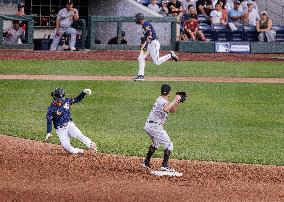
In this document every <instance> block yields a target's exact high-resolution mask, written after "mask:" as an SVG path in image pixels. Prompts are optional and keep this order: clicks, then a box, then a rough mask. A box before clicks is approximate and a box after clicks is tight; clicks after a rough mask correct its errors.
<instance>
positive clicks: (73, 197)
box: [0, 135, 284, 201]
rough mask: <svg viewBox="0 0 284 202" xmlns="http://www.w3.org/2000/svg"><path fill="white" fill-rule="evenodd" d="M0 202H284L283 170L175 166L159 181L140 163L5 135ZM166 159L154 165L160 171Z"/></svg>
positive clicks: (200, 164) (176, 163)
mask: <svg viewBox="0 0 284 202" xmlns="http://www.w3.org/2000/svg"><path fill="white" fill-rule="evenodd" d="M0 148H1V150H0V168H1V169H0V198H1V201H283V200H284V167H283V166H260V165H247V164H233V163H214V162H200V161H177V160H172V166H173V167H175V168H177V169H178V170H179V171H181V172H183V173H184V176H183V177H154V176H151V175H150V174H149V173H148V171H145V170H144V169H143V168H141V166H140V162H141V161H142V159H141V158H138V157H124V156H117V155H110V154H104V153H97V154H91V153H89V152H88V151H86V152H85V154H82V155H73V156H72V155H68V154H66V152H65V151H64V150H63V149H62V148H61V146H59V145H52V144H48V143H43V142H39V141H32V140H25V139H20V138H15V137H10V136H4V135H0ZM160 163H161V159H154V167H155V168H157V169H158V168H159V164H160Z"/></svg>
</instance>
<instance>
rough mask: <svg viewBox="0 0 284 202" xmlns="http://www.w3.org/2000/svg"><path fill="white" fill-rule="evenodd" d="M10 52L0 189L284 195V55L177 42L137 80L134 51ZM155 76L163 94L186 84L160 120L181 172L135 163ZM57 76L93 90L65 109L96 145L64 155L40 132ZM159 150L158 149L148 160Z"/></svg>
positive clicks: (1, 77) (74, 195) (39, 193)
mask: <svg viewBox="0 0 284 202" xmlns="http://www.w3.org/2000/svg"><path fill="white" fill-rule="evenodd" d="M12 53H13V52H10V54H9V51H3V52H2V51H0V58H1V60H0V90H1V99H0V106H1V112H0V113H1V119H0V134H2V135H1V136H0V145H1V146H0V148H1V150H0V197H1V198H3V199H4V200H6V201H11V200H21V199H22V200H26V201H47V200H49V201H50V200H56V201H60V200H62V201H66V200H77V199H78V200H81V201H91V200H92V201H134V200H136V201H150V200H151V201H152V200H158V201H210V200H212V201H220V200H226V201H227V200H232V201H235V200H237V201H240V200H242V201H251V200H253V201H260V200H262V201H283V200H284V135H283V134H284V115H283V113H284V102H283V100H284V62H283V61H284V60H283V58H284V55H283V54H282V55H281V54H279V55H241V54H236V55H219V54H215V55H210V54H207V55H204V54H196V55H194V54H181V53H180V54H178V55H179V57H180V58H181V61H180V62H173V61H170V62H167V63H165V64H163V65H161V66H155V65H153V64H152V63H151V62H147V66H146V70H145V71H146V77H145V78H146V81H142V82H141V81H140V82H135V81H133V80H132V78H133V77H134V76H135V74H136V72H137V61H135V59H136V55H137V51H130V52H115V51H114V52H86V53H66V54H65V55H64V57H63V56H62V55H59V54H60V53H52V54H51V53H46V54H44V53H39V52H20V51H19V52H16V53H15V52H14V53H13V54H12ZM110 53H111V56H110V57H108V56H109V54H110ZM84 54H85V55H84ZM9 56H10V57H9ZM264 56H265V58H266V59H265V60H264V59H263V58H264ZM51 58H52V59H51ZM108 58H111V59H110V60H109V59H108ZM164 83H168V84H170V85H171V86H172V92H173V93H172V94H173V95H172V96H171V98H172V99H173V97H174V94H175V92H176V91H179V90H184V91H187V92H188V93H189V98H188V100H187V101H186V102H185V103H183V104H181V105H180V106H179V108H178V111H177V113H174V114H170V115H169V118H168V120H167V123H166V125H165V129H166V130H167V132H168V134H169V135H170V137H171V139H172V142H173V143H174V152H173V155H172V156H171V159H172V161H171V166H172V167H174V168H175V169H176V170H178V171H181V172H183V173H184V176H183V177H180V178H171V177H160V178H159V177H155V176H151V175H150V174H149V173H148V172H147V171H145V170H143V169H142V168H141V167H140V163H141V162H142V160H143V157H144V156H145V154H146V152H147V149H148V146H149V144H150V140H149V138H148V136H147V135H146V133H145V132H144V130H143V126H144V123H145V121H146V118H147V115H148V113H149V112H150V110H151V108H152V105H153V103H154V101H155V99H156V97H158V96H159V94H160V86H161V85H162V84H164ZM56 87H63V88H64V89H65V92H66V97H75V96H77V95H78V94H79V93H80V92H81V91H82V90H83V89H85V88H90V89H92V91H93V92H92V94H91V95H90V96H88V97H86V98H85V99H84V100H83V101H82V102H80V103H79V104H77V105H74V106H72V116H73V120H74V122H75V123H76V125H77V126H78V127H79V128H80V130H81V131H82V132H83V134H85V135H86V136H88V137H89V138H90V139H92V140H93V141H94V142H96V143H97V146H98V150H99V153H98V154H95V155H93V154H90V153H88V152H86V153H85V154H83V155H77V156H76V155H75V156H72V155H68V154H67V153H66V152H65V151H64V150H63V149H62V148H61V147H60V146H59V140H58V137H57V136H56V134H55V131H54V130H53V136H52V138H51V141H50V143H44V142H43V140H44V138H45V135H46V119H45V114H46V110H47V107H48V106H49V104H50V102H51V101H52V97H51V96H50V92H51V91H52V90H54V89H55V88H56ZM11 136H13V137H11ZM72 144H73V145H75V146H77V147H80V148H83V149H85V147H84V146H83V145H82V144H81V143H80V142H79V141H76V140H72ZM161 157H162V149H160V150H158V152H157V153H156V154H155V160H154V168H156V169H159V165H160V163H161ZM142 196H143V197H142Z"/></svg>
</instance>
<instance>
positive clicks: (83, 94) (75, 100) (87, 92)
mask: <svg viewBox="0 0 284 202" xmlns="http://www.w3.org/2000/svg"><path fill="white" fill-rule="evenodd" d="M91 93H92V91H91V89H84V90H83V91H82V92H81V93H80V94H79V95H78V96H77V97H75V98H73V99H72V101H71V102H70V104H73V103H78V102H80V101H81V100H83V98H84V97H85V95H91Z"/></svg>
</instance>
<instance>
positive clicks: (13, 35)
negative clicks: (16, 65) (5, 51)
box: [3, 20, 25, 44]
mask: <svg viewBox="0 0 284 202" xmlns="http://www.w3.org/2000/svg"><path fill="white" fill-rule="evenodd" d="M3 33H4V34H6V36H5V37H3V42H4V43H5V44H18V40H19V39H21V40H24V39H25V31H24V30H23V28H22V27H20V22H19V21H18V20H13V28H10V29H7V30H4V31H3Z"/></svg>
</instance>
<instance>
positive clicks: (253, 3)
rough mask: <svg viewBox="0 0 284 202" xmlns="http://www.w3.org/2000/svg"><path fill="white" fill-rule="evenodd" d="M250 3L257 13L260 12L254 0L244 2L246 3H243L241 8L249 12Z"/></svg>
mask: <svg viewBox="0 0 284 202" xmlns="http://www.w3.org/2000/svg"><path fill="white" fill-rule="evenodd" d="M248 2H250V4H252V5H253V9H255V10H256V11H257V12H258V11H259V10H258V6H257V4H256V2H255V1H252V0H244V1H242V3H241V6H242V8H243V10H244V11H245V10H248Z"/></svg>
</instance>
